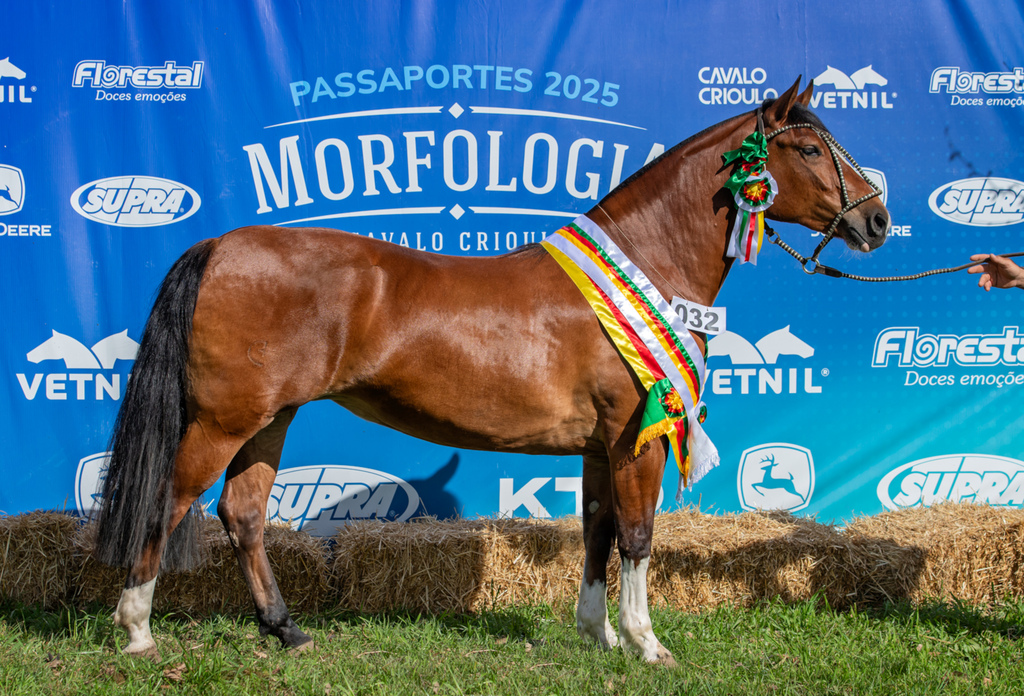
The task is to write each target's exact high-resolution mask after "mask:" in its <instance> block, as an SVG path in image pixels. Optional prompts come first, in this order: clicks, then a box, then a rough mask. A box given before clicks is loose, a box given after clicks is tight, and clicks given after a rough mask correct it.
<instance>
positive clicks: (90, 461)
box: [75, 452, 110, 517]
mask: <svg viewBox="0 0 1024 696" xmlns="http://www.w3.org/2000/svg"><path fill="white" fill-rule="evenodd" d="M108 466H110V452H100V453H98V454H90V455H89V456H88V457H83V458H82V459H81V460H80V461H79V462H78V471H77V473H76V474H75V503H76V504H77V505H78V514H79V515H81V516H82V517H91V516H92V514H93V513H94V512H96V511H97V510H99V509H100V504H101V503H102V501H103V481H104V479H105V478H106V476H107V467H108Z"/></svg>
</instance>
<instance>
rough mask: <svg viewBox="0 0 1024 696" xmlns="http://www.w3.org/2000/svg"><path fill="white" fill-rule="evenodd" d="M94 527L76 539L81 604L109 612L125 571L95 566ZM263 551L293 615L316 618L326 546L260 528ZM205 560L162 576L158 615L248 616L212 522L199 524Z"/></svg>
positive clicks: (235, 571) (237, 576)
mask: <svg viewBox="0 0 1024 696" xmlns="http://www.w3.org/2000/svg"><path fill="white" fill-rule="evenodd" d="M95 538H96V529H95V525H91V524H90V525H85V526H84V527H83V528H82V530H81V532H80V533H79V534H78V536H77V537H76V548H77V553H78V554H79V555H80V557H81V559H82V563H81V571H80V574H79V577H78V586H79V588H80V590H79V592H78V596H77V601H78V603H79V604H87V603H90V602H99V603H101V604H105V605H107V606H110V607H113V606H116V605H117V600H118V598H119V597H120V595H121V588H122V587H123V586H124V577H125V570H124V569H123V568H112V567H110V566H107V565H104V564H102V563H99V562H98V561H96V560H95V559H94V558H93V557H92V550H93V548H94V547H95ZM264 546H265V547H266V549H267V557H268V559H269V560H270V566H271V568H273V569H274V577H275V578H276V579H277V584H278V587H279V588H280V590H281V593H282V594H283V595H284V598H285V603H286V604H287V605H288V606H289V608H290V609H291V610H292V611H293V612H308V613H315V612H317V611H319V610H320V609H321V607H323V606H324V603H325V601H326V598H327V594H328V583H327V579H328V578H327V575H328V574H327V557H328V550H327V545H326V543H325V542H324V541H323V540H322V539H319V538H316V537H312V536H310V535H308V534H305V533H303V532H295V531H292V530H291V529H290V528H288V527H286V526H281V525H268V526H267V527H266V528H265V529H264ZM200 548H201V549H202V553H203V561H202V562H201V563H200V565H199V566H197V567H196V568H194V569H193V570H190V571H188V572H175V573H162V574H161V575H160V576H159V578H158V580H157V589H156V592H155V594H154V596H153V610H154V611H155V612H158V613H169V612H182V613H185V614H188V615H190V616H201V615H206V614H211V613H231V614H235V613H248V612H251V611H252V608H253V604H252V597H251V596H250V594H249V589H248V586H247V585H246V583H245V579H244V577H243V576H242V572H241V569H240V568H239V565H238V561H237V559H236V557H235V552H234V549H233V548H232V547H231V544H230V542H229V541H228V538H227V534H225V533H224V527H223V526H222V525H221V523H220V520H218V519H217V518H216V517H206V518H205V519H204V520H202V522H201V524H200Z"/></svg>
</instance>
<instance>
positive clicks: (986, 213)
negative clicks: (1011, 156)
mask: <svg viewBox="0 0 1024 696" xmlns="http://www.w3.org/2000/svg"><path fill="white" fill-rule="evenodd" d="M928 207H929V208H931V209H932V212H933V213H935V214H936V215H938V216H939V217H940V218H942V219H943V220H949V221H950V222H956V223H959V224H961V225H971V226H974V227H1000V226H1003V225H1016V224H1017V223H1018V222H1020V221H1021V220H1024V182H1021V181H1017V180H1016V179H1004V178H1000V177H995V176H978V177H972V178H970V179H960V180H959V181H953V182H951V183H948V184H943V185H942V186H940V187H939V188H937V189H935V190H934V191H932V195H930V196H929V197H928Z"/></svg>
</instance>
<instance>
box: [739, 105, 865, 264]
mask: <svg viewBox="0 0 1024 696" xmlns="http://www.w3.org/2000/svg"><path fill="white" fill-rule="evenodd" d="M795 128H810V129H811V130H812V131H814V132H815V134H817V136H818V137H819V138H821V140H822V142H824V143H825V146H826V147H828V152H829V154H830V155H831V156H832V164H833V165H835V168H836V174H838V175H839V189H840V192H841V193H842V203H843V208H842V210H840V211H839V212H838V213H836V216H835V217H834V218H832V222H831V223H829V226H828V227H826V228H825V231H824V232H823V233H822V234H823V237H822V240H821V243H820V244H818V247H817V248H816V249H815V250H814V253H813V254H811V257H810V258H808V259H804V258H803V257H801V256H798V255H796V258H797V260H799V261H800V263H801V265H802V266H803V269H804V273H808V274H814V273H820V272H822V271H819V270H818V269H819V268H822V266H821V265H820V264H819V263H818V254H820V253H821V251H822V250H823V249H824V248H825V245H826V244H828V243H829V242H830V241H832V237H834V236H835V233H836V229H837V228H838V227H839V221H840V220H842V219H843V216H844V215H846V214H847V213H848V212H850V211H851V210H853V209H854V208H856V207H857V206H858V205H860V204H861V203H864V202H866V201H869V200H871V199H872V198H874V197H876V196H880V195H882V189H880V188H878V187H877V186H875V184H874V182H872V181H871V180H870V179H868V177H867V174H865V173H864V170H863V169H861V168H860V165H859V164H857V161H856V160H855V159H853V157H852V156H851V155H850V153H849V152H847V151H846V149H845V148H844V147H843V146H842V145H840V144H839V143H838V142H836V139H835V138H833V137H832V134H831V133H829V132H827V131H823V130H821V129H820V128H818V127H817V126H813V125H811V124H810V123H792V124H790V125H788V126H782V127H781V128H776V129H775V130H773V131H772V132H771V133H767V134H766V133H765V132H764V107H763V106H758V107H757V130H758V132H759V133H761V134H762V135H764V136H765V141H771V139H772V138H774V137H775V136H777V135H781V134H783V133H785V132H786V131H789V130H793V129H795ZM840 156H842V158H843V159H845V160H846V161H847V163H849V164H850V166H852V167H853V168H854V170H855V171H856V172H857V173H858V174H860V176H861V178H862V179H864V181H865V182H867V184H868V186H870V187H871V193H869V194H867V195H865V196H861V197H860V198H858V199H857V200H855V201H851V200H850V193H849V191H848V190H847V188H846V177H845V176H843V165H842V160H841V159H840ZM765 232H766V233H767V234H768V238H769V240H770V241H772V242H774V243H776V244H780V245H781V246H782V247H783V249H786V250H787V251H789V253H790V254H794V252H793V251H791V250H790V249H789V248H787V245H785V243H784V242H782V240H781V239H779V240H778V241H777V242H776V241H775V240H776V238H778V233H776V232H775V230H773V229H771V228H770V227H768V226H767V225H765Z"/></svg>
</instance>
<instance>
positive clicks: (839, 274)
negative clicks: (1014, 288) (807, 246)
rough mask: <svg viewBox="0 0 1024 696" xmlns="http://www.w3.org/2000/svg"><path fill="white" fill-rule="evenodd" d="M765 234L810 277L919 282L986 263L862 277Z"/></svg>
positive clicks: (772, 233)
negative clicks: (825, 263) (817, 274)
mask: <svg viewBox="0 0 1024 696" xmlns="http://www.w3.org/2000/svg"><path fill="white" fill-rule="evenodd" d="M764 232H765V234H766V235H768V241H769V242H771V243H772V244H775V245H776V246H778V247H779V248H781V249H782V250H783V251H785V252H786V253H787V254H789V255H790V256H792V257H793V258H794V259H796V260H797V261H798V262H799V263H800V266H801V267H802V268H803V269H804V273H807V274H808V275H814V274H816V273H822V274H824V275H827V276H828V277H829V278H849V279H850V280H859V281H862V282H865V283H888V282H894V281H901V280H918V279H919V278H927V277H928V276H933V275H941V274H943V273H954V272H956V271H962V270H964V269H965V268H970V267H971V266H979V265H981V264H983V263H985V262H984V261H971V262H970V263H965V264H963V265H961V266H953V267H951V268H936V269H933V270H930V271H922V272H920V273H914V274H912V275H902V276H862V275H855V274H853V273H845V272H843V271H840V270H839V269H837V268H832V267H831V266H826V265H824V264H822V263H819V262H818V260H817V259H815V258H813V257H812V258H806V257H804V256H801V255H800V253H799V252H798V251H797V250H796V249H794V248H793V247H791V246H789V245H788V244H786V243H785V242H784V241H782V237H780V236H779V234H778V232H776V231H775V230H773V229H772V228H770V227H768V226H767V225H765V228H764ZM819 248H820V246H819ZM817 251H818V250H815V256H817ZM998 256H1002V257H1003V258H1012V257H1014V256H1024V251H1016V252H1014V253H1012V254H998ZM811 262H813V263H814V265H813V266H812V267H811V269H810V270H808V268H807V264H808V263H811Z"/></svg>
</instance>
